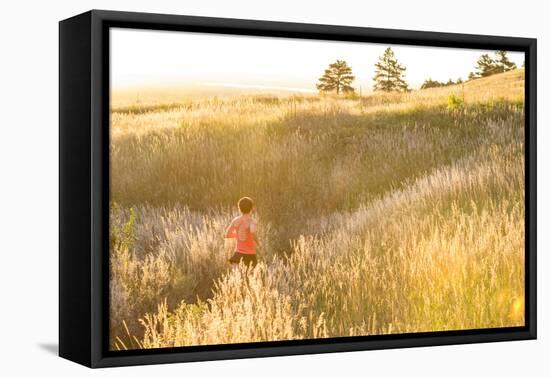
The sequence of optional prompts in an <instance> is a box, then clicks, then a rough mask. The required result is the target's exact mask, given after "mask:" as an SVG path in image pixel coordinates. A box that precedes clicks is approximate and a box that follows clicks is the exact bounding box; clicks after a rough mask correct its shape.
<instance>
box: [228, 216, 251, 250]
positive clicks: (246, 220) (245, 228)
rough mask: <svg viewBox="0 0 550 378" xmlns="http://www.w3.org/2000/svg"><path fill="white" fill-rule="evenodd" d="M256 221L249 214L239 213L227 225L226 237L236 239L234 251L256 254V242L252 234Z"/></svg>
mask: <svg viewBox="0 0 550 378" xmlns="http://www.w3.org/2000/svg"><path fill="white" fill-rule="evenodd" d="M257 227H258V225H257V223H256V220H254V219H253V218H252V217H251V216H250V215H248V214H245V215H241V216H239V217H237V218H235V219H233V221H232V222H231V226H229V230H228V233H227V234H228V235H227V236H228V237H231V238H235V239H237V244H236V246H235V252H239V253H244V254H247V255H254V254H256V242H255V241H254V234H255V233H256V230H257Z"/></svg>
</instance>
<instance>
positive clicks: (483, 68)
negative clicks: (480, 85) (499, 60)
mask: <svg viewBox="0 0 550 378" xmlns="http://www.w3.org/2000/svg"><path fill="white" fill-rule="evenodd" d="M476 69H477V72H476V76H477V77H487V76H491V75H493V74H495V73H498V66H497V64H496V62H495V61H494V59H493V58H491V57H490V56H489V55H488V54H483V55H481V56H480V57H479V59H478V61H477V66H476Z"/></svg>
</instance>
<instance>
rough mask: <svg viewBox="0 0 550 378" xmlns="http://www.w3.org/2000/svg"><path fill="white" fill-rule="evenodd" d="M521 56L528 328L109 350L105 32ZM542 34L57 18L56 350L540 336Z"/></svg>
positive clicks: (150, 359)
mask: <svg viewBox="0 0 550 378" xmlns="http://www.w3.org/2000/svg"><path fill="white" fill-rule="evenodd" d="M111 27H118V28H137V29H149V30H171V31H192V32H201V33H212V34H234V35H251V36H272V37H285V38H302V39H320V40H336V41H362V42H376V43H391V44H404V45H419V46H437V47H458V48H475V49H493V50H499V49H503V50H509V51H522V52H524V53H525V68H526V69H525V122H526V124H525V151H526V152H525V153H526V155H525V200H526V203H525V206H526V207H525V209H526V218H525V235H526V238H525V253H526V255H525V290H526V293H525V295H526V301H525V302H526V303H525V321H526V324H525V326H524V327H514V328H494V329H476V330H467V331H444V332H429V333H415V334H405V335H383V336H359V337H343V338H331V339H315V340H299V341H274V342H262V343H246V344H230V345H215V346H193V347H181V348H163V349H148V350H132V351H117V352H113V351H109V350H108V337H107V336H108V299H109V295H108V272H109V269H108V256H109V240H108V237H109V222H108V215H109V212H108V208H109V205H108V202H109V147H108V146H109V33H108V31H109V28H111ZM536 46H537V44H536V39H532V38H516V37H500V36H487V35H472V34H453V33H435V32H424V31H408V30H388V29H376V28H363V27H350V26H331V25H314V24H299V23H285V22H267V21H252V20H238V19H225V18H209V17H192V16H177V15H165V14H146V13H131V12H115V11H103V10H92V11H89V12H86V13H83V14H81V15H78V16H75V17H72V18H69V19H66V20H63V21H61V22H60V23H59V188H60V189H59V219H60V220H59V355H60V356H61V357H64V358H67V359H69V360H72V361H75V362H77V363H80V364H83V365H86V366H88V367H94V368H95V367H109V366H120V365H139V364H156V363H169V362H185V361H201V360H218V359H232V358H250V357H266V356H280V355H296V354H307V353H326V352H344V351H356V350H370V349H385V348H406V347H418V346H433V345H447V344H459V343H460V344H465V343H480V342H494V341H507V340H527V339H535V338H536V334H537V333H536V327H537V325H536V323H537V316H536V312H537V311H536V309H537V298H536V93H537V80H536V74H537V57H536V54H537V52H536V50H537V47H536Z"/></svg>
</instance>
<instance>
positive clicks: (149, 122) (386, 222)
mask: <svg viewBox="0 0 550 378" xmlns="http://www.w3.org/2000/svg"><path fill="white" fill-rule="evenodd" d="M174 91H175V92H174ZM523 91H524V72H523V69H518V70H514V71H510V72H507V73H504V74H498V75H494V76H491V77H489V78H483V79H477V80H473V81H470V82H467V83H465V84H464V85H457V86H449V87H442V88H433V89H426V90H418V91H412V92H408V93H388V94H378V93H376V94H370V95H367V96H364V97H359V96H348V97H344V96H341V97H336V96H321V95H284V94H279V93H246V94H245V93H242V94H241V93H239V94H233V95H230V94H228V95H220V96H213V95H208V94H200V95H190V94H180V95H178V93H177V91H176V90H171V91H168V90H165V91H151V92H150V94H149V95H146V94H145V95H144V94H141V95H140V97H139V99H138V98H136V96H135V92H132V91H126V92H122V91H121V92H116V91H115V92H113V96H112V97H113V102H112V107H111V211H110V222H111V232H110V240H111V245H110V249H111V250H110V335H111V339H110V341H111V342H110V344H111V348H112V349H134V348H160V347H172V346H186V345H206V344H223V343H241V342H255V341H274V340H290V339H310V338H319V337H341V336H354V335H378V334H392V333H410V332H427V331H443V330H460V329H477V328H493V327H510V326H521V325H523V324H524V211H525V209H524V109H523V104H524V98H523V95H524V92H523ZM144 93H145V92H144ZM245 195H246V196H250V197H252V198H253V199H254V200H255V203H256V209H255V217H256V218H257V219H258V221H259V233H260V234H259V237H260V240H261V241H262V246H261V249H259V251H258V258H259V261H260V263H259V265H258V266H257V267H256V268H255V269H254V270H252V271H246V270H245V268H244V267H243V268H241V269H238V270H231V269H230V267H229V265H228V263H227V259H228V257H229V254H230V251H231V244H230V243H228V242H227V241H225V240H224V239H223V231H224V229H225V227H226V226H227V225H228V223H229V221H230V220H231V219H232V218H233V217H234V216H235V215H237V212H236V206H235V205H236V201H237V200H238V199H239V198H240V197H242V196H245Z"/></svg>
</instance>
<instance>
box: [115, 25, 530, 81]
mask: <svg viewBox="0 0 550 378" xmlns="http://www.w3.org/2000/svg"><path fill="white" fill-rule="evenodd" d="M388 46H391V47H392V49H393V50H394V52H395V55H396V57H397V59H398V60H399V61H400V62H401V63H402V64H403V65H405V66H406V67H407V70H406V76H405V79H406V80H407V81H408V82H409V85H410V86H412V87H413V88H417V87H419V86H420V85H421V84H422V82H423V81H424V80H425V79H426V78H429V77H431V78H432V79H434V80H439V81H447V80H448V79H449V78H452V79H453V80H455V79H457V78H459V77H461V78H462V79H466V78H467V76H468V73H469V72H470V71H473V70H474V67H475V64H476V61H477V59H478V58H479V56H480V55H481V54H483V53H489V54H492V53H493V51H485V50H474V49H453V48H439V47H420V46H418V47H416V46H403V45H386V44H375V43H363V42H360V43H359V42H335V41H313V40H300V39H288V38H272V37H249V36H230V35H220V34H201V33H188V32H172V31H170V32H168V31H149V30H135V29H116V28H115V29H111V83H112V85H113V88H120V87H126V86H134V85H143V84H157V83H158V84H164V83H179V82H189V83H192V84H194V85H205V86H218V85H219V86H224V87H241V88H257V89H262V88H265V89H271V88H273V89H279V90H280V89H283V90H284V89H288V90H289V91H312V92H315V84H316V83H317V79H318V78H319V77H320V76H321V75H322V74H323V72H324V69H325V68H326V67H327V66H328V64H330V63H333V62H334V61H335V60H336V59H344V60H346V61H347V62H348V64H349V65H350V66H351V67H352V69H353V72H354V74H355V77H356V80H355V82H354V83H353V86H354V87H356V88H357V89H359V87H360V86H361V88H362V90H363V91H365V92H367V91H369V90H370V89H371V88H372V85H373V82H372V77H373V76H374V64H375V63H376V62H377V60H378V57H379V56H380V55H381V54H382V53H383V52H384V49H385V48H386V47H388ZM523 55H524V54H523V53H518V52H510V53H509V57H510V60H512V61H514V62H515V63H516V64H517V65H518V66H521V64H522V63H523V59H524V56H523Z"/></svg>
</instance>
